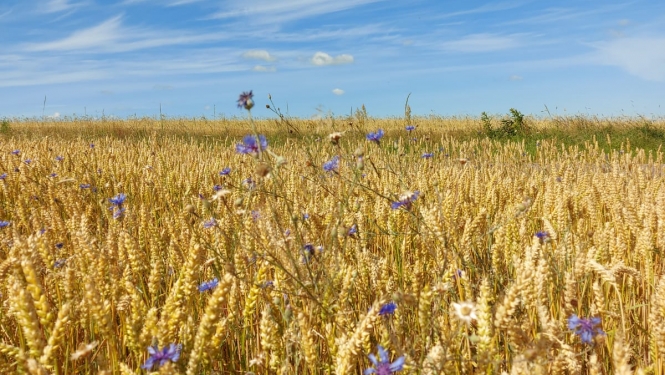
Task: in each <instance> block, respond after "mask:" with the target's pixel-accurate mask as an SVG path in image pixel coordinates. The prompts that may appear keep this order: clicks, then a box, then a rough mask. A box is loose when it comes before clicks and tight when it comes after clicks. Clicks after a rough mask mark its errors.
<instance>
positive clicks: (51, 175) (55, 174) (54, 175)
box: [48, 173, 58, 178]
mask: <svg viewBox="0 0 665 375" xmlns="http://www.w3.org/2000/svg"><path fill="white" fill-rule="evenodd" d="M48 176H49V177H51V178H53V177H58V174H57V173H51V174H50V175H48Z"/></svg>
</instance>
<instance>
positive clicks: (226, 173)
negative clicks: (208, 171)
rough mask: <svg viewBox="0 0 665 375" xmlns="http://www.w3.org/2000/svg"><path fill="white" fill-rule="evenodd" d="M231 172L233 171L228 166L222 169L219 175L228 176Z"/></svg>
mask: <svg viewBox="0 0 665 375" xmlns="http://www.w3.org/2000/svg"><path fill="white" fill-rule="evenodd" d="M229 173H231V168H229V167H226V168H224V169H222V171H221V172H219V175H220V176H228V175H229Z"/></svg>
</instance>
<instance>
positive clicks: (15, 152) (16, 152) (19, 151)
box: [12, 150, 21, 155]
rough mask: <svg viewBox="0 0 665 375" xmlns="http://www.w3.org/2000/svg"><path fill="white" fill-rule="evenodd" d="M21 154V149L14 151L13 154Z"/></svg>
mask: <svg viewBox="0 0 665 375" xmlns="http://www.w3.org/2000/svg"><path fill="white" fill-rule="evenodd" d="M19 154H21V150H14V151H12V155H19Z"/></svg>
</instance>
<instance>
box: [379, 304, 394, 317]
mask: <svg viewBox="0 0 665 375" xmlns="http://www.w3.org/2000/svg"><path fill="white" fill-rule="evenodd" d="M395 309H397V304H396V303H395V302H388V303H386V304H385V305H383V306H381V309H380V310H379V315H381V316H383V315H392V314H394V313H395Z"/></svg>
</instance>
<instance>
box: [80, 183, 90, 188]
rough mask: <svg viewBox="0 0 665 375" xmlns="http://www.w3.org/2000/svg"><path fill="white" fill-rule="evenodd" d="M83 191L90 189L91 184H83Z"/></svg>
mask: <svg viewBox="0 0 665 375" xmlns="http://www.w3.org/2000/svg"><path fill="white" fill-rule="evenodd" d="M79 187H80V188H81V189H90V184H81V185H79Z"/></svg>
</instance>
